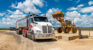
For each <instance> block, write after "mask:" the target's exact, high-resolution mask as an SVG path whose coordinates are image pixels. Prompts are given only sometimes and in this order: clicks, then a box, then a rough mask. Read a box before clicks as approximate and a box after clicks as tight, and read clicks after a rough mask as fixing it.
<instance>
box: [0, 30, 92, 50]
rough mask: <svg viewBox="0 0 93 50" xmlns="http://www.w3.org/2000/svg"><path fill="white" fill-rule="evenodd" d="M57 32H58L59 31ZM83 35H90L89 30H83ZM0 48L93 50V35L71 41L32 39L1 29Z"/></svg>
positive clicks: (8, 49) (19, 49)
mask: <svg viewBox="0 0 93 50" xmlns="http://www.w3.org/2000/svg"><path fill="white" fill-rule="evenodd" d="M55 32H56V34H58V33H57V31H55ZM63 34H64V33H63ZM76 34H78V32H77V33H76ZM82 35H89V31H82ZM90 35H91V36H93V31H90ZM0 50H93V37H89V38H86V39H75V40H71V41H65V40H62V39H59V40H56V39H53V40H37V41H32V40H30V39H29V38H25V37H23V36H22V35H18V34H16V32H15V31H3V30H2V31H0Z"/></svg>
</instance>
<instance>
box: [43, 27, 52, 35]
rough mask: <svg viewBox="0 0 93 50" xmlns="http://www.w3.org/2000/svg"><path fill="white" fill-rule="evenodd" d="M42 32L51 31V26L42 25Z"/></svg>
mask: <svg viewBox="0 0 93 50" xmlns="http://www.w3.org/2000/svg"><path fill="white" fill-rule="evenodd" d="M42 28H43V33H52V26H48V27H47V26H43V27H42Z"/></svg>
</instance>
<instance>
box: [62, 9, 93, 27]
mask: <svg viewBox="0 0 93 50" xmlns="http://www.w3.org/2000/svg"><path fill="white" fill-rule="evenodd" d="M64 19H65V20H72V23H73V22H74V24H75V25H76V26H77V27H92V26H93V21H92V20H93V13H91V15H86V14H84V15H81V14H80V13H79V12H78V11H72V12H67V13H66V16H65V18H64Z"/></svg>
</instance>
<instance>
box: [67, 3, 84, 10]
mask: <svg viewBox="0 0 93 50" xmlns="http://www.w3.org/2000/svg"><path fill="white" fill-rule="evenodd" d="M83 6H84V5H83V4H80V5H78V6H77V7H70V8H68V9H67V10H79V9H81V7H83Z"/></svg>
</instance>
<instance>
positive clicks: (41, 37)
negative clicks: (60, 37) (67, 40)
mask: <svg viewBox="0 0 93 50" xmlns="http://www.w3.org/2000/svg"><path fill="white" fill-rule="evenodd" d="M54 38H55V34H47V35H35V39H54Z"/></svg>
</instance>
